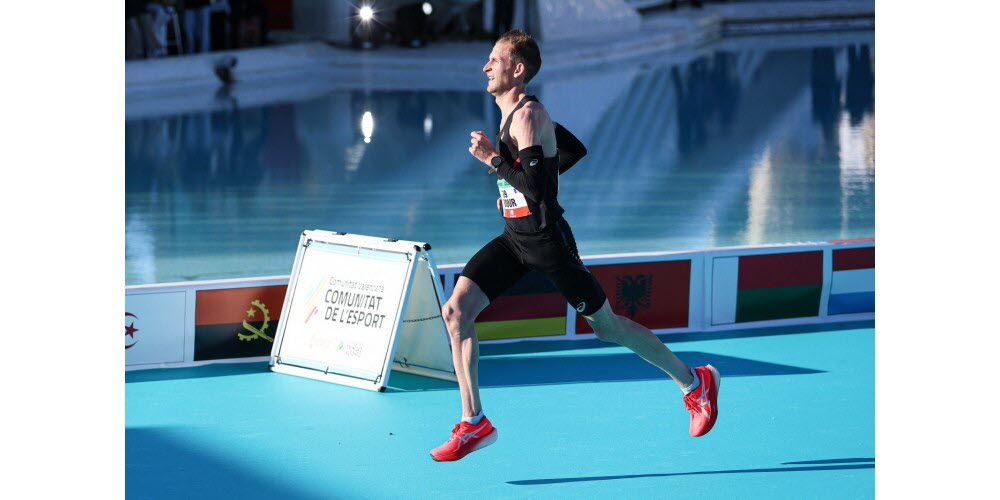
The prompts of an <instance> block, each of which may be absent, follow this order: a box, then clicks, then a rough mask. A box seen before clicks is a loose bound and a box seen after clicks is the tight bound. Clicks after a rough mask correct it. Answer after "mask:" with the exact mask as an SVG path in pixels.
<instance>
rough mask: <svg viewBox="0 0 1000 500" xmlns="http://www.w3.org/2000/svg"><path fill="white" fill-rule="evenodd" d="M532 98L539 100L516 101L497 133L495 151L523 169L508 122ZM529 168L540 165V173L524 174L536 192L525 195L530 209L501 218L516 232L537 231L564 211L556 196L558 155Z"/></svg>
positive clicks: (556, 218) (545, 226) (517, 167)
mask: <svg viewBox="0 0 1000 500" xmlns="http://www.w3.org/2000/svg"><path fill="white" fill-rule="evenodd" d="M532 101H534V102H538V99H537V98H536V97H535V96H531V95H528V96H524V98H523V99H521V102H519V103H517V106H515V107H514V109H513V110H512V111H511V112H510V114H509V115H507V120H506V121H505V122H504V125H503V127H502V128H501V129H500V132H498V133H497V142H496V144H497V153H499V154H500V156H502V157H503V159H504V160H506V161H507V164H508V165H511V166H513V168H515V169H522V165H521V160H520V158H518V157H517V149H516V146H514V141H513V139H512V138H511V137H510V122H511V119H512V118H513V116H514V113H515V112H517V110H519V109H521V108H522V107H524V105H525V104H527V103H529V102H532ZM531 168H541V169H542V172H541V173H542V175H539V176H531V177H528V176H525V179H528V180H529V181H530V182H531V185H530V186H527V188H530V189H527V190H528V191H530V192H532V193H535V196H533V197H527V196H526V197H525V200H526V201H527V204H528V208H529V210H530V212H531V213H529V214H528V215H525V216H523V217H505V218H504V221H506V224H507V228H508V229H512V230H513V231H514V232H517V233H537V232H540V231H542V230H543V229H545V228H547V227H550V226H553V225H555V223H556V222H557V221H558V220H559V219H560V218H561V217H562V214H563V212H565V210H563V208H562V207H561V206H560V205H559V202H558V201H557V200H556V193H557V191H558V185H559V155H558V154H556V155H555V156H552V157H550V158H543V160H542V164H541V165H539V166H537V167H531ZM497 176H498V177H499V178H500V179H503V176H502V175H501V174H500V173H499V172H498V173H497ZM498 183H499V181H498ZM511 184H512V185H514V186H515V188H516V187H517V184H515V183H514V182H511ZM533 198H537V199H533Z"/></svg>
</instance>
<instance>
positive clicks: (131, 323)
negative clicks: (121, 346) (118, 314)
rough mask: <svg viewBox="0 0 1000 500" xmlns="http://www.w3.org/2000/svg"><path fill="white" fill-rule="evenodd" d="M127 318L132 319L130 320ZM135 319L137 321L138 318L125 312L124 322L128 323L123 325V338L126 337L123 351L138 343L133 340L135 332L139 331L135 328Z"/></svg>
mask: <svg viewBox="0 0 1000 500" xmlns="http://www.w3.org/2000/svg"><path fill="white" fill-rule="evenodd" d="M129 318H132V319H131V320H130V319H129ZM137 319H139V317H138V316H136V315H134V314H132V313H130V312H125V321H126V322H127V323H128V324H127V325H125V336H126V337H128V338H126V339H125V349H128V348H130V347H132V346H134V345H135V344H136V343H138V342H139V341H138V340H136V339H135V332H138V331H139V329H138V328H136V327H135V320H137Z"/></svg>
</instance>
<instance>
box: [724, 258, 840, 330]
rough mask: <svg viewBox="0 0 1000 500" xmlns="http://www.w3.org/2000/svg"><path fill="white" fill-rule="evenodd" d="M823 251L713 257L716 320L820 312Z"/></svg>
mask: <svg viewBox="0 0 1000 500" xmlns="http://www.w3.org/2000/svg"><path fill="white" fill-rule="evenodd" d="M822 286H823V252H822V251H819V250H817V251H809V252H793V253H778V254H766V255H744V256H740V257H719V258H715V259H713V260H712V324H713V325H724V324H730V323H743V322H749V321H766V320H774V319H785V318H802V317H809V316H817V315H819V303H820V296H821V295H822Z"/></svg>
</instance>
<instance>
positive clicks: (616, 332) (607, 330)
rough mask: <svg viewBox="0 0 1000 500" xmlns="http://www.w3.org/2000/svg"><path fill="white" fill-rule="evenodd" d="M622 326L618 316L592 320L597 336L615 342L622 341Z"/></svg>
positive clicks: (591, 324) (591, 323) (592, 326)
mask: <svg viewBox="0 0 1000 500" xmlns="http://www.w3.org/2000/svg"><path fill="white" fill-rule="evenodd" d="M620 326H621V325H620V321H618V316H611V317H610V318H602V319H595V320H593V321H590V327H591V328H593V329H594V335H596V336H597V338H599V339H601V340H603V341H605V342H611V343H614V344H620V343H621V342H619V339H620V338H621V334H622V330H621V327H620Z"/></svg>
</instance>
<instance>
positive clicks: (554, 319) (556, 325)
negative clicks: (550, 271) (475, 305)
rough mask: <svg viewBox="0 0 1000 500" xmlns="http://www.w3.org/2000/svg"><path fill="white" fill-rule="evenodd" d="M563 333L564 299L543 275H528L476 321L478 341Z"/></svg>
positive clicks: (498, 298)
mask: <svg viewBox="0 0 1000 500" xmlns="http://www.w3.org/2000/svg"><path fill="white" fill-rule="evenodd" d="M565 334H566V299H564V298H563V296H562V294H560V293H559V290H557V289H556V287H555V285H553V284H552V282H551V281H549V279H548V278H546V277H545V275H543V274H541V273H538V272H534V271H532V272H530V273H528V274H526V275H525V276H524V277H523V278H521V280H520V281H518V282H517V283H516V284H515V285H514V286H513V287H511V289H510V290H507V291H506V292H505V293H504V294H503V295H501V296H499V297H497V298H496V299H494V300H493V302H491V303H490V305H489V306H487V307H486V309H483V312H481V313H480V314H479V317H478V318H476V335H477V336H478V337H479V340H498V339H513V338H522V337H547V336H553V335H565Z"/></svg>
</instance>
